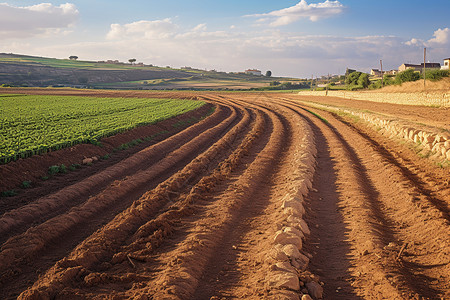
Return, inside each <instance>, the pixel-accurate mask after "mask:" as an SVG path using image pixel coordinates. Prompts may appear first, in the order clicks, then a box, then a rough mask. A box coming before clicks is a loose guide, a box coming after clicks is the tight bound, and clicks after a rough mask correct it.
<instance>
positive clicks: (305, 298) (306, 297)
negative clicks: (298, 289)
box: [302, 294, 313, 300]
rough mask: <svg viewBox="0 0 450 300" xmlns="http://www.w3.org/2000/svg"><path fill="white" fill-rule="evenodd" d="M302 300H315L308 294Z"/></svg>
mask: <svg viewBox="0 0 450 300" xmlns="http://www.w3.org/2000/svg"><path fill="white" fill-rule="evenodd" d="M302 300H313V298H311V296H310V295H308V294H306V295H303V296H302Z"/></svg>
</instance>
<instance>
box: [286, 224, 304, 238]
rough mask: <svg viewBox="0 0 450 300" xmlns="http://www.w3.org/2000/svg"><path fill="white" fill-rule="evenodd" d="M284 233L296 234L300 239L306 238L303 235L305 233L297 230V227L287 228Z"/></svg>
mask: <svg viewBox="0 0 450 300" xmlns="http://www.w3.org/2000/svg"><path fill="white" fill-rule="evenodd" d="M283 231H284V232H286V233H292V234H294V235H296V236H298V237H300V238H304V237H305V235H304V234H303V232H302V231H300V230H298V229H297V228H295V227H286V228H284V230H283Z"/></svg>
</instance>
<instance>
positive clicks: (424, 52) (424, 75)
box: [423, 48, 427, 90]
mask: <svg viewBox="0 0 450 300" xmlns="http://www.w3.org/2000/svg"><path fill="white" fill-rule="evenodd" d="M426 63H427V48H423V90H425V89H426V86H425V77H426V74H425V70H426Z"/></svg>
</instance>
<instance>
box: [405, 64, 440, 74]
mask: <svg viewBox="0 0 450 300" xmlns="http://www.w3.org/2000/svg"><path fill="white" fill-rule="evenodd" d="M423 67H424V64H423V63H421V64H420V65H414V64H402V65H401V66H400V67H398V71H399V72H403V71H406V70H408V69H413V70H415V71H419V72H422V70H423ZM425 68H426V69H440V68H441V64H440V63H426V64H425Z"/></svg>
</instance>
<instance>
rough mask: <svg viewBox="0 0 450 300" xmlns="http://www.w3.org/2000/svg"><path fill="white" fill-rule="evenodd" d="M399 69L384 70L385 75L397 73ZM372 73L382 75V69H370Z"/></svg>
mask: <svg viewBox="0 0 450 300" xmlns="http://www.w3.org/2000/svg"><path fill="white" fill-rule="evenodd" d="M397 73H398V71H397V70H390V71H383V75H397ZM370 75H372V76H381V71H380V70H378V69H372V70H370Z"/></svg>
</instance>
